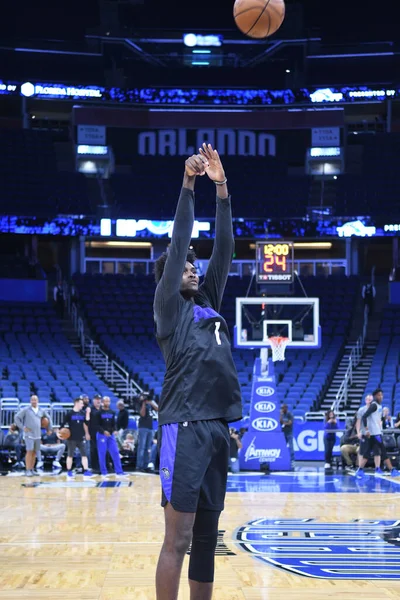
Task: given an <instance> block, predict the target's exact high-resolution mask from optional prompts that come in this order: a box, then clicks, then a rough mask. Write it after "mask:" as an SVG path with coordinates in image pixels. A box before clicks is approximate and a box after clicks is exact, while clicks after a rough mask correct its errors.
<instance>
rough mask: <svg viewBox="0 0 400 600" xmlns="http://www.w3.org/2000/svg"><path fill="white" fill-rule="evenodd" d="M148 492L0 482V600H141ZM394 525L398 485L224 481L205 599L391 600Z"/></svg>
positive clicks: (151, 491)
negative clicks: (211, 588) (211, 580)
mask: <svg viewBox="0 0 400 600" xmlns="http://www.w3.org/2000/svg"><path fill="white" fill-rule="evenodd" d="M159 495H160V494H159V482H158V477H156V476H154V475H145V474H143V475H142V474H134V475H132V476H131V477H130V478H129V480H128V481H124V482H117V481H116V480H114V479H113V478H112V477H110V478H109V480H108V481H101V480H100V479H98V478H93V479H91V480H89V481H83V479H82V478H81V477H79V476H78V477H77V478H76V480H75V481H73V482H70V481H66V478H65V476H59V477H51V476H47V477H41V478H40V479H39V478H35V479H34V480H33V481H32V479H26V478H25V477H10V476H7V477H0V600H4V599H10V600H11V599H12V600H16V599H18V600H20V599H21V600H22V599H24V598H30V599H40V600H45V599H47V598H51V599H53V600H58V599H61V598H62V599H63V600H64V599H68V600H123V599H127V600H128V599H129V600H130V599H132V600H133V599H135V600H148V599H151V600H153V599H154V598H155V593H154V585H153V581H154V573H155V567H156V562H157V557H158V553H159V550H160V545H161V541H162V538H163V513H162V509H161V508H160V506H159ZM399 517H400V478H399V479H396V480H391V479H389V478H388V477H375V476H373V475H371V476H369V475H368V476H366V477H365V479H364V480H362V481H358V480H356V479H355V478H354V477H352V476H348V475H341V474H331V475H325V474H324V473H323V472H321V471H320V470H318V469H315V468H311V467H310V468H304V469H300V470H299V471H297V472H295V473H282V474H271V475H260V474H247V475H245V474H240V475H235V476H230V478H229V482H228V493H227V500H226V509H225V511H224V513H223V515H222V518H221V521H220V538H219V544H218V548H217V557H216V583H215V592H214V600H222V599H224V600H239V599H240V600H259V599H262V600H295V599H296V600H303V599H304V600H325V599H326V598H336V599H337V600H343V599H344V600H345V599H347V598H348V599H349V600H350V599H351V600H353V599H354V598H355V597H362V598H363V600H364V599H365V600H368V599H371V600H378V599H385V598H400V518H399ZM186 570H187V559H186V563H185V566H184V570H183V573H182V584H181V591H180V595H179V599H180V600H189V592H188V586H187V583H186Z"/></svg>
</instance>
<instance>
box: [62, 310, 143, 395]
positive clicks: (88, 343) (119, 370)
mask: <svg viewBox="0 0 400 600" xmlns="http://www.w3.org/2000/svg"><path fill="white" fill-rule="evenodd" d="M68 305H69V306H70V310H71V313H70V314H71V320H72V323H73V326H74V329H75V331H76V333H77V335H78V337H79V341H80V344H81V349H82V354H83V356H85V358H86V359H87V360H88V361H89V362H90V364H91V365H92V366H93V367H94V369H95V370H97V371H99V372H100V373H101V375H102V376H103V377H104V380H105V381H106V383H107V384H109V385H110V386H112V387H114V388H115V389H117V390H118V393H119V394H121V395H124V396H125V397H126V399H127V400H132V398H134V397H135V396H137V395H138V394H140V393H141V392H142V391H143V388H141V387H140V385H139V384H138V383H137V382H136V381H135V380H134V379H133V378H132V377H131V376H130V375H129V373H128V371H126V369H124V368H123V367H122V366H121V365H120V364H119V363H117V362H116V361H115V360H113V359H111V358H110V357H109V356H108V354H107V353H106V352H104V350H102V349H101V347H100V346H99V344H96V342H95V341H94V340H92V338H90V337H89V336H88V335H86V333H85V324H84V321H83V319H82V317H81V316H80V315H79V311H78V308H77V306H76V305H75V304H72V303H69V304H68Z"/></svg>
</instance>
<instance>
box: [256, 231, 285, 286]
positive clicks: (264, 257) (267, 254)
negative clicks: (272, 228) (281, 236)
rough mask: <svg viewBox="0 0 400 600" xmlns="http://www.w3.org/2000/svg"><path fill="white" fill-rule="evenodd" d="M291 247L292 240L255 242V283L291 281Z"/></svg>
mask: <svg viewBox="0 0 400 600" xmlns="http://www.w3.org/2000/svg"><path fill="white" fill-rule="evenodd" d="M293 247H294V245H293V242H277V241H271V242H256V263H257V283H286V284H291V283H293V280H294V262H293Z"/></svg>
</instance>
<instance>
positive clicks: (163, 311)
mask: <svg viewBox="0 0 400 600" xmlns="http://www.w3.org/2000/svg"><path fill="white" fill-rule="evenodd" d="M206 166H207V161H206V159H205V158H203V157H202V156H201V155H194V156H191V157H190V158H188V159H187V161H186V163H185V174H184V178H183V185H182V189H181V193H180V196H179V200H178V206H177V208H176V213H175V219H174V229H173V232H172V239H171V244H170V246H169V250H168V253H167V255H165V256H163V257H160V258H161V259H163V260H160V259H158V261H157V262H156V269H155V276H156V281H157V289H156V293H155V298H154V316H155V321H156V326H157V335H158V336H160V337H167V336H168V335H169V334H170V333H171V332H172V331H173V330H174V328H175V325H176V317H177V314H178V311H179V306H180V302H182V298H181V295H180V288H181V282H182V274H183V271H184V269H185V264H186V258H187V254H188V249H189V245H190V240H191V237H192V231H193V223H194V184H195V180H196V176H198V175H204V174H205V170H204V169H205V167H206Z"/></svg>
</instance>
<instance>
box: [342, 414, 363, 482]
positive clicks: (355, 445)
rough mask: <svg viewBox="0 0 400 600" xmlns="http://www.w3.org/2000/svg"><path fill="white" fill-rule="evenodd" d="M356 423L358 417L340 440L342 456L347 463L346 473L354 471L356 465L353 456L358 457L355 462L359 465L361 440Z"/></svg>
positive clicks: (348, 426) (349, 425) (352, 421)
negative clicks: (358, 455)
mask: <svg viewBox="0 0 400 600" xmlns="http://www.w3.org/2000/svg"><path fill="white" fill-rule="evenodd" d="M356 423H357V417H355V418H354V419H352V420H351V421H350V423H349V424H348V425H347V428H346V431H345V432H344V434H343V436H342V438H341V440H340V452H341V454H342V457H343V460H344V461H345V463H346V464H345V471H349V470H351V469H353V466H354V463H353V460H352V459H351V456H352V455H354V456H355V457H356V461H355V462H356V463H357V454H358V449H359V447H360V440H359V438H358V435H357V429H356Z"/></svg>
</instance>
